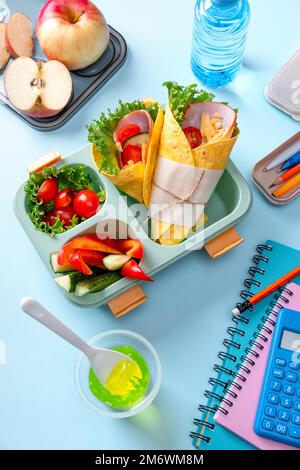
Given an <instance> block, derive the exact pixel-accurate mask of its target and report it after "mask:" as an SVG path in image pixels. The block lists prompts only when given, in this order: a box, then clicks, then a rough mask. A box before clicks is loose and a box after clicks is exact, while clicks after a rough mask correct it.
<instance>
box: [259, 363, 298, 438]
mask: <svg viewBox="0 0 300 470" xmlns="http://www.w3.org/2000/svg"><path fill="white" fill-rule="evenodd" d="M273 364H274V367H273V370H272V378H271V380H270V383H269V389H268V392H267V394H266V405H265V408H264V415H263V416H262V418H261V421H260V422H261V427H262V428H263V429H264V430H265V431H267V432H269V433H270V438H272V435H273V436H274V438H275V435H276V434H277V435H281V436H285V439H286V440H285V442H289V444H290V445H297V446H299V445H300V385H299V384H300V364H298V363H294V362H289V363H287V361H286V360H285V359H283V358H281V357H277V358H275V360H274V362H273ZM278 439H279V436H278ZM279 440H280V439H279Z"/></svg>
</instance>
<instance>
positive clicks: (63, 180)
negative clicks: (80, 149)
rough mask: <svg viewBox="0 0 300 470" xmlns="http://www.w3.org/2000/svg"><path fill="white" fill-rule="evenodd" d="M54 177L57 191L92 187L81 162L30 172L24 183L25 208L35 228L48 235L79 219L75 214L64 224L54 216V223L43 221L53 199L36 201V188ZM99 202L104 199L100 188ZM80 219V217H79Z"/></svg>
mask: <svg viewBox="0 0 300 470" xmlns="http://www.w3.org/2000/svg"><path fill="white" fill-rule="evenodd" d="M53 177H54V178H56V179H57V182H58V191H61V190H62V189H64V188H70V189H72V190H73V191H80V190H81V189H93V184H92V179H91V177H90V175H89V174H88V173H87V171H86V166H85V165H82V164H77V165H72V166H70V165H65V166H63V167H61V168H57V167H55V166H51V167H46V168H44V169H43V170H42V171H41V172H37V173H32V174H31V175H30V177H29V179H28V181H27V183H26V185H25V188H24V191H25V193H26V201H25V203H26V208H27V211H28V215H29V218H30V220H31V221H32V222H33V224H34V226H35V228H36V229H37V230H40V231H42V232H45V233H47V234H48V235H51V236H55V235H57V234H59V233H62V232H65V231H66V230H70V229H71V228H73V227H75V226H76V225H78V223H79V220H78V217H77V216H76V215H75V216H74V217H73V218H72V223H71V225H69V226H65V224H64V222H63V221H61V220H60V219H59V217H57V218H56V222H55V224H54V225H52V226H51V225H49V224H48V223H47V222H45V221H44V216H45V214H46V213H47V212H49V211H51V210H52V209H53V206H54V203H53V201H51V202H49V203H48V204H43V201H40V202H38V201H37V194H38V190H39V188H40V187H41V185H42V184H43V182H44V181H45V180H47V179H48V178H53ZM97 194H98V196H99V200H100V203H101V202H103V201H104V200H105V192H104V190H103V189H102V188H100V190H99V192H98V193H97ZM81 220H82V219H81Z"/></svg>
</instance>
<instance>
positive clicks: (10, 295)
mask: <svg viewBox="0 0 300 470" xmlns="http://www.w3.org/2000/svg"><path fill="white" fill-rule="evenodd" d="M95 3H97V4H99V5H101V7H102V9H103V12H104V14H105V16H106V17H107V20H108V22H109V23H110V24H111V25H113V26H114V27H115V28H116V29H118V30H119V31H120V32H121V33H123V35H124V36H125V38H126V40H127V42H128V47H129V57H128V60H127V63H126V65H125V66H124V67H123V68H122V69H121V71H120V72H119V73H118V74H117V75H116V76H115V77H114V78H113V79H112V80H111V81H110V82H109V83H108V84H107V85H106V86H105V88H103V90H102V91H100V93H98V94H97V95H96V96H95V98H94V99H93V100H92V101H91V102H89V103H88V104H87V105H86V106H85V107H84V108H83V109H82V110H81V111H80V113H79V114H78V115H76V116H75V117H74V118H73V119H72V120H71V121H70V122H69V123H68V124H67V125H66V126H64V127H63V128H62V129H60V130H58V131H55V132H52V133H39V132H37V131H35V130H32V129H31V128H29V127H28V126H26V125H25V124H24V123H23V122H21V121H20V120H18V119H16V118H15V117H14V115H12V114H11V113H9V112H8V111H7V110H6V109H4V108H1V109H0V122H1V126H0V136H1V160H2V167H1V175H2V177H1V220H2V222H1V242H2V246H1V250H0V257H1V296H2V305H1V315H0V340H2V341H4V342H5V344H6V353H7V357H6V365H0V409H1V432H0V448H1V449H16V448H21V449H34V448H40V449H53V448H57V449H77V448H82V449H92V448H98V449H160V448H166V449H191V448H192V446H191V439H190V438H189V436H188V434H189V431H190V430H192V429H193V428H194V427H193V417H194V416H198V415H199V412H197V403H199V402H201V401H203V392H204V390H205V389H206V387H207V382H208V378H209V376H210V375H211V370H212V365H213V363H214V361H215V360H216V356H217V352H218V350H219V349H220V347H221V344H222V338H223V336H224V333H225V330H226V326H227V324H228V322H229V320H230V311H231V308H232V305H233V304H234V303H235V301H236V300H237V296H238V292H239V290H240V287H241V280H242V279H243V278H244V277H245V275H246V271H247V267H248V265H249V260H250V256H251V254H252V252H253V250H254V248H255V246H256V244H257V243H260V242H263V241H264V240H266V239H268V238H273V239H275V240H277V241H279V242H282V243H286V244H289V245H291V246H293V247H295V248H298V249H300V237H299V232H300V230H299V229H300V223H299V199H298V200H296V201H294V202H293V203H292V204H291V205H289V206H286V207H273V206H271V205H270V204H269V203H268V202H267V201H265V200H264V198H263V197H262V195H261V194H259V193H258V191H257V190H256V189H255V188H254V186H253V183H252V182H251V177H250V173H251V169H252V167H253V165H254V164H255V162H256V161H257V160H259V159H260V158H262V157H263V156H265V155H266V154H267V153H269V152H270V151H271V150H273V149H274V148H275V147H277V146H278V145H279V144H281V143H282V142H283V141H284V140H286V139H287V138H289V137H290V136H291V135H293V134H294V133H295V132H297V131H298V130H299V124H298V123H297V122H295V121H293V120H292V119H291V118H289V117H288V116H286V115H285V114H283V113H281V112H280V111H278V110H276V109H275V108H273V107H272V106H271V105H270V104H268V103H267V102H266V101H265V99H264V97H263V88H264V85H265V84H266V82H267V81H268V80H270V79H271V78H272V76H273V75H274V74H275V73H276V72H277V70H278V69H279V68H280V67H281V66H282V65H283V64H284V62H285V61H286V60H287V59H288V58H289V57H290V56H291V55H292V54H293V53H294V52H295V50H296V49H297V47H298V46H299V43H298V42H297V38H298V37H299V15H300V4H299V1H298V0H289V2H288V3H287V2H285V3H283V2H279V1H276V2H274V1H273V0H264V1H260V0H252V1H251V7H252V21H251V27H250V31H249V38H248V46H247V52H246V56H245V66H244V69H243V71H242V72H241V74H240V75H239V77H238V78H237V80H236V81H235V82H234V83H232V84H230V85H229V86H227V87H226V88H224V89H222V91H220V90H219V91H218V92H217V97H218V99H220V100H228V101H230V103H231V105H233V106H236V107H238V108H239V110H240V112H239V125H240V129H241V137H240V139H239V141H238V144H237V145H236V147H235V149H234V153H233V160H234V161H235V163H236V164H237V165H238V167H239V169H240V170H241V172H242V173H243V174H244V175H245V177H246V178H247V180H248V181H249V183H250V185H251V187H252V188H253V191H254V206H253V209H252V211H251V213H250V215H249V216H248V218H247V219H246V220H245V221H244V222H243V223H241V224H240V226H239V231H240V233H241V235H243V236H244V237H245V238H246V241H245V243H244V244H243V245H241V246H240V247H238V248H237V249H235V250H234V251H233V252H231V253H229V254H227V255H226V256H224V257H223V258H221V259H219V260H218V261H216V262H213V261H211V260H210V259H209V258H208V256H207V255H206V254H205V253H204V252H201V253H192V254H191V255H189V256H187V257H186V258H184V259H182V260H181V261H179V262H178V263H176V264H175V265H173V266H172V267H170V268H169V269H166V270H164V271H163V272H161V273H160V274H158V275H157V276H156V277H155V281H156V282H155V284H154V285H149V286H148V285H147V286H145V291H146V293H147V294H148V295H149V297H150V300H149V302H147V303H146V304H145V305H144V306H142V307H141V308H140V309H138V310H136V311H135V312H133V313H131V314H129V315H128V316H125V317H123V318H121V319H119V320H116V319H115V318H114V317H113V316H112V314H111V313H110V311H109V310H108V309H107V308H106V307H104V308H92V309H88V310H82V309H80V308H78V307H76V306H73V305H71V304H69V303H68V302H66V301H65V299H64V297H63V296H62V295H60V294H59V292H58V289H57V287H56V286H55V285H54V283H53V282H52V281H51V277H50V274H49V272H48V271H47V269H46V267H45V266H44V265H43V264H42V262H41V260H40V259H39V257H38V255H37V253H36V252H35V250H34V248H33V246H32V245H31V243H30V240H28V239H27V237H26V236H25V233H24V232H23V230H22V227H21V226H20V225H19V224H18V221H17V219H16V217H15V215H14V213H13V210H12V202H13V197H14V192H15V190H16V189H17V187H18V186H19V185H20V184H21V183H22V182H23V181H24V179H25V178H26V176H27V175H26V165H27V164H28V163H29V162H30V161H32V160H33V159H35V158H37V157H38V156H39V155H41V154H43V153H45V152H47V151H48V150H50V149H52V148H55V147H57V148H59V149H60V150H61V151H62V152H63V154H64V155H68V154H69V153H71V152H73V151H75V150H77V149H78V148H80V147H82V146H84V145H85V144H86V131H85V127H84V126H85V124H86V123H88V122H89V121H90V120H91V119H92V118H95V117H97V116H98V115H99V113H100V112H101V111H102V110H105V109H106V108H107V107H108V106H111V107H113V106H114V104H115V103H116V101H117V100H118V99H119V98H122V99H123V100H125V101H126V100H132V99H135V98H142V97H145V96H149V95H152V96H154V97H155V98H156V99H157V100H160V101H161V102H165V101H166V93H165V90H164V89H163V88H162V87H161V83H162V82H163V81H165V80H177V81H179V82H180V83H183V84H188V83H191V82H194V81H195V79H194V77H193V75H192V72H191V70H190V66H189V55H190V43H191V34H192V20H193V5H194V0H185V1H184V2H183V1H180V0H163V1H161V0H152V1H151V2H146V1H141V0H130V1H128V2H124V1H123V0H114V1H109V0H102V1H101V2H100V1H99V2H98V1H96V2H95ZM27 295H29V296H33V297H36V298H37V299H38V300H40V301H41V302H43V303H45V305H46V306H48V307H49V308H50V309H51V310H52V311H53V312H54V313H56V314H57V315H58V316H59V317H60V318H61V319H62V320H63V321H64V322H66V323H67V324H68V325H69V326H70V327H71V328H73V329H74V330H75V331H76V332H78V333H79V334H80V335H81V336H82V337H83V338H86V339H88V338H90V337H92V336H94V335H95V334H97V333H99V332H101V331H103V330H107V329H113V328H124V329H131V330H134V331H136V332H138V333H141V334H142V335H144V336H146V337H147V338H148V339H149V340H150V341H151V342H152V343H153V344H154V345H155V347H156V348H157V350H158V353H159V355H160V358H161V362H162V367H163V383H162V388H161V392H160V394H159V396H158V398H157V400H156V402H155V406H154V407H152V408H151V409H149V410H148V411H147V412H145V414H143V415H140V416H138V417H136V418H134V419H132V420H126V421H115V420H113V421H112V420H109V419H106V418H102V417H100V416H99V415H97V414H96V413H94V412H92V411H91V410H90V409H89V408H87V407H86V405H85V404H84V403H83V402H82V401H81V399H80V397H79V396H78V394H77V391H76V389H75V385H74V364H75V361H76V358H77V351H76V350H74V349H73V348H72V347H71V346H69V345H68V344H67V343H65V342H63V341H61V340H60V339H58V338H56V337H55V336H54V335H52V334H51V333H50V332H49V331H47V330H46V329H45V328H43V327H41V326H40V325H39V324H37V323H36V322H33V321H32V320H31V319H29V318H27V317H26V316H25V315H24V314H23V313H21V311H20V308H19V301H20V299H21V297H23V296H27Z"/></svg>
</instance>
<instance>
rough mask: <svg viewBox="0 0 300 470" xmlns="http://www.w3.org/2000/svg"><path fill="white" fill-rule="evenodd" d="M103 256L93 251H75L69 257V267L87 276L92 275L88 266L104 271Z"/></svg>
mask: <svg viewBox="0 0 300 470" xmlns="http://www.w3.org/2000/svg"><path fill="white" fill-rule="evenodd" d="M103 258H104V255H103V254H102V253H100V252H99V251H94V250H76V251H75V252H74V253H73V255H72V256H71V257H70V265H71V266H72V267H73V268H74V269H76V270H77V271H80V272H81V273H83V274H86V275H87V276H90V275H91V274H93V271H92V270H91V269H90V267H89V266H95V267H97V268H102V269H105V267H104V265H103V263H102V260H103Z"/></svg>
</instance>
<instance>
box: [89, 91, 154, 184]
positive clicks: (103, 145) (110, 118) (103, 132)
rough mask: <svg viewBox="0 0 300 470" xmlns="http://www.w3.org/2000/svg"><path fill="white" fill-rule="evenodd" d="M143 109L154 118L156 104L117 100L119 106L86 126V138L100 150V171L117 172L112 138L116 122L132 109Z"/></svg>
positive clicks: (113, 173)
mask: <svg viewBox="0 0 300 470" xmlns="http://www.w3.org/2000/svg"><path fill="white" fill-rule="evenodd" d="M141 109H145V110H146V111H148V113H149V114H150V116H151V118H152V119H153V121H155V120H156V117H157V113H158V104H157V103H155V104H152V105H148V104H145V103H144V101H138V100H136V101H133V102H132V103H123V102H122V101H121V100H119V106H118V107H117V108H116V109H115V110H114V111H111V110H110V109H109V110H108V112H107V115H106V114H105V113H102V114H101V115H100V118H99V119H97V120H96V119H95V120H94V121H92V123H91V124H88V125H87V126H86V128H87V130H88V140H89V142H91V143H92V144H94V145H95V147H96V148H97V149H98V150H99V151H100V152H101V154H102V162H101V167H100V168H99V170H100V171H104V172H106V173H108V174H110V175H117V174H118V173H119V170H120V168H119V164H118V150H117V147H116V144H115V141H114V139H113V133H114V130H115V128H116V127H117V125H118V122H119V121H120V120H121V119H122V118H123V117H124V116H126V114H129V113H132V112H133V111H139V110H141Z"/></svg>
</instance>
